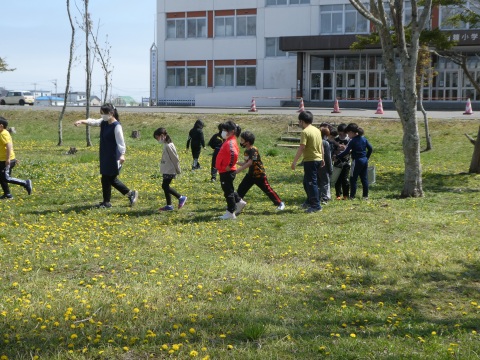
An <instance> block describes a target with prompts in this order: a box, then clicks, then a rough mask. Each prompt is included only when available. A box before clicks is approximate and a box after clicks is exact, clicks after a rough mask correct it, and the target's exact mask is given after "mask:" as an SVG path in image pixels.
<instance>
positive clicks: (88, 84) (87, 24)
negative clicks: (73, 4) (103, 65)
mask: <svg viewBox="0 0 480 360" xmlns="http://www.w3.org/2000/svg"><path fill="white" fill-rule="evenodd" d="M83 1H84V5H85V13H84V20H85V56H86V60H85V61H86V64H85V69H86V71H87V81H86V89H85V92H86V101H87V103H86V111H85V116H86V119H88V118H90V88H91V86H92V70H91V68H90V43H89V38H90V26H91V23H90V14H89V13H88V1H89V0H83ZM85 137H86V140H87V146H92V140H91V138H90V126H85Z"/></svg>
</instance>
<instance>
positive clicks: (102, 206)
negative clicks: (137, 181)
mask: <svg viewBox="0 0 480 360" xmlns="http://www.w3.org/2000/svg"><path fill="white" fill-rule="evenodd" d="M95 207H96V208H98V209H109V208H111V207H112V204H111V203H109V202H105V201H103V202H101V203H100V204H97V205H95Z"/></svg>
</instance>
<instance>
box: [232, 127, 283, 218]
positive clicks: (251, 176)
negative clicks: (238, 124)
mask: <svg viewBox="0 0 480 360" xmlns="http://www.w3.org/2000/svg"><path fill="white" fill-rule="evenodd" d="M254 143H255V135H254V134H253V133H252V132H250V131H244V132H243V133H241V134H240V146H241V147H242V148H245V149H246V150H245V152H244V154H243V155H244V158H245V162H239V163H238V165H240V167H239V168H238V169H237V171H236V173H237V174H238V173H239V172H241V171H243V170H245V169H247V168H248V173H247V174H246V175H245V177H244V178H243V180H242V182H241V183H240V185H239V186H238V190H237V194H238V196H239V197H240V198H241V199H242V200H243V198H244V197H245V195H246V194H247V192H248V190H250V188H251V187H252V186H253V185H257V186H258V187H259V188H260V189H261V190H262V191H263V192H264V193H265V194H266V195H267V196H268V198H269V199H270V200H272V202H273V203H274V204H275V206H277V210H278V211H281V210H284V209H285V204H284V203H283V202H282V200H280V198H279V197H278V195H277V193H276V192H275V191H274V190H273V189H272V187H271V186H270V184H269V183H268V180H267V175H266V174H265V168H264V166H263V163H262V159H261V158H260V153H259V152H258V149H257V147H255V146H253V144H254ZM245 204H246V203H245ZM242 209H243V206H242V207H241V208H239V209H237V211H236V212H235V213H236V214H237V215H238V214H239V213H240V211H241V210H242Z"/></svg>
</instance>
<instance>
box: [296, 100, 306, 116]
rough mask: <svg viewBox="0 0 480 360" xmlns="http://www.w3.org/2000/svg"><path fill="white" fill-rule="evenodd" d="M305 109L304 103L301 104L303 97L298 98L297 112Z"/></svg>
mask: <svg viewBox="0 0 480 360" xmlns="http://www.w3.org/2000/svg"><path fill="white" fill-rule="evenodd" d="M303 111H305V105H304V104H303V98H300V105H299V106H298V110H297V112H299V113H301V112H303Z"/></svg>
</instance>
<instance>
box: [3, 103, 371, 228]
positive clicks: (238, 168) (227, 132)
mask: <svg viewBox="0 0 480 360" xmlns="http://www.w3.org/2000/svg"><path fill="white" fill-rule="evenodd" d="M306 113H308V112H306ZM100 114H101V116H102V117H101V119H98V120H96V119H86V120H78V121H76V122H75V123H74V125H75V126H79V125H81V124H84V125H87V126H99V127H100V174H101V183H102V192H103V201H102V202H100V203H99V204H98V205H97V207H100V208H110V207H111V206H112V205H111V203H110V198H111V188H112V187H113V188H115V189H117V190H118V191H119V192H120V193H122V194H123V195H125V196H127V198H128V200H129V202H130V205H131V206H133V205H134V204H135V203H136V201H137V199H138V191H136V190H130V189H129V188H128V187H127V186H126V185H125V184H123V183H122V182H121V181H120V180H119V179H118V175H119V173H120V169H121V168H122V165H123V163H124V161H125V151H126V146H125V141H124V137H123V130H122V126H121V124H120V122H119V115H118V112H117V110H116V108H115V107H114V106H113V105H112V104H104V105H103V106H102V107H101V108H100ZM307 115H309V114H307ZM304 117H305V118H308V119H309V118H310V117H311V116H304ZM304 117H302V114H300V116H299V120H301V119H303V118H304ZM312 119H313V118H312ZM0 120H1V121H0V130H1V131H0V134H1V136H2V137H1V139H0V140H2V139H3V138H5V139H6V140H5V141H3V140H2V141H3V142H5V143H6V144H7V145H6V146H5V147H4V146H3V145H2V148H4V149H5V152H6V154H5V155H6V161H3V159H0V167H1V170H2V174H1V179H0V180H1V185H2V189H3V191H4V195H3V196H2V198H11V194H10V192H9V189H8V183H13V184H18V185H22V186H24V187H25V188H26V189H27V192H28V193H29V194H30V193H31V191H32V183H31V181H30V180H26V181H24V180H19V179H14V178H11V177H10V175H11V169H12V168H13V166H14V165H15V160H14V155H13V147H12V146H11V145H8V144H9V143H10V144H11V138H10V140H9V141H8V137H9V136H7V135H5V134H6V133H7V131H6V127H7V124H8V123H7V122H6V120H5V119H3V118H2V119H0ZM307 123H308V122H306V123H305V125H307V126H305V128H306V127H308V124H307ZM203 127H204V123H203V121H202V120H197V121H196V122H195V124H194V126H193V128H192V129H191V130H190V132H189V135H188V139H187V150H188V149H189V147H190V148H191V151H192V158H193V163H192V170H197V169H200V163H199V157H200V152H201V149H202V148H205V140H204V135H203ZM320 130H321V136H322V139H319V140H318V141H321V143H322V145H321V148H323V150H322V152H323V154H322V156H323V159H322V163H323V165H322V166H319V167H318V179H319V181H318V185H317V183H316V185H315V186H316V187H317V186H318V189H317V192H318V193H320V198H321V200H322V202H323V203H325V202H326V201H328V200H330V198H331V196H330V185H332V186H334V187H335V192H336V197H337V199H342V198H343V199H347V198H354V197H355V194H356V189H357V186H356V182H357V178H358V177H360V179H361V182H362V185H363V197H364V198H368V177H367V169H368V158H369V157H370V155H371V153H372V146H371V145H370V143H369V142H368V140H367V139H366V138H365V137H364V136H363V129H361V128H360V127H358V125H356V124H354V123H351V124H349V125H346V124H340V125H339V126H338V127H337V128H336V129H334V128H333V127H332V126H331V125H329V124H327V123H324V124H322V125H321V128H320ZM304 131H305V129H304ZM317 131H318V130H317ZM153 137H154V138H155V140H157V141H158V142H159V143H161V144H162V145H163V153H162V158H161V162H160V172H161V174H162V177H163V181H162V189H163V191H164V193H165V200H166V205H165V206H164V207H161V208H160V209H159V211H162V212H163V211H172V210H174V206H173V205H172V196H173V197H175V198H176V199H177V200H178V209H181V208H182V207H183V206H184V205H185V203H186V201H187V197H186V196H185V195H182V194H180V193H179V192H177V191H176V190H175V189H174V188H172V187H171V183H172V181H173V179H175V177H176V176H177V175H178V174H180V173H181V168H180V159H179V156H178V153H177V149H176V148H175V145H174V144H173V141H172V139H171V137H170V136H169V134H168V133H167V130H166V129H165V128H163V127H160V128H158V129H156V130H155V131H154V133H153ZM238 137H239V138H240V146H241V147H242V148H243V149H245V150H244V153H243V155H244V159H243V161H239V160H238V158H239V148H238V144H237V138H238ZM315 138H317V136H316V135H315ZM315 141H317V140H315ZM2 144H3V143H2ZM254 144H255V135H254V134H253V133H252V132H251V131H244V132H242V131H241V128H240V126H238V125H237V124H235V123H234V122H233V121H231V120H228V121H226V122H224V123H221V124H219V125H218V133H216V134H214V135H213V136H212V137H211V138H210V141H209V142H208V145H209V146H210V147H211V148H212V149H213V156H212V162H211V180H212V181H216V179H217V173H218V174H219V177H220V184H221V188H222V191H223V194H224V197H225V200H226V203H227V209H226V212H225V214H223V215H222V216H220V219H224V220H227V219H235V218H236V216H237V215H238V214H239V213H240V212H241V211H242V210H243V208H244V207H245V206H246V205H247V203H246V201H245V200H244V198H245V196H246V194H247V192H248V191H249V190H250V189H251V188H252V186H253V185H257V186H258V187H259V188H260V189H261V190H262V191H263V192H264V193H265V194H266V195H267V196H268V198H269V199H270V200H271V201H272V202H273V204H275V206H276V207H277V208H276V209H277V210H278V211H282V210H284V209H285V203H284V202H283V201H282V200H281V199H280V197H279V196H278V194H277V193H276V192H275V191H274V190H273V189H272V187H271V186H270V184H269V182H268V179H267V176H266V173H265V168H264V166H263V162H262V160H261V157H260V153H259V151H258V148H257V147H255V146H254ZM319 145H320V144H319ZM2 148H0V155H1V150H2ZM307 150H308V146H307ZM305 153H307V151H305ZM297 155H298V154H297ZM303 155H304V156H305V154H303ZM350 156H351V158H352V162H351V165H350ZM12 157H13V158H12ZM297 157H298V156H296V158H295V160H294V163H296V160H298V159H297ZM304 160H305V158H304ZM247 169H248V172H247V174H246V175H245V177H244V178H243V179H242V181H241V182H240V184H239V186H238V188H237V191H235V187H234V180H235V177H236V174H237V173H239V172H242V171H244V170H247ZM304 181H305V179H304ZM304 185H305V184H304ZM349 185H350V188H349ZM306 190H307V189H306ZM342 196H343V197H342ZM308 197H309V192H308V191H307V202H308V201H309V199H308ZM318 205H319V204H318ZM319 209H321V207H320V205H319ZM314 210H317V209H314ZM317 211H318V210H317ZM310 212H314V211H310Z"/></svg>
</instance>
